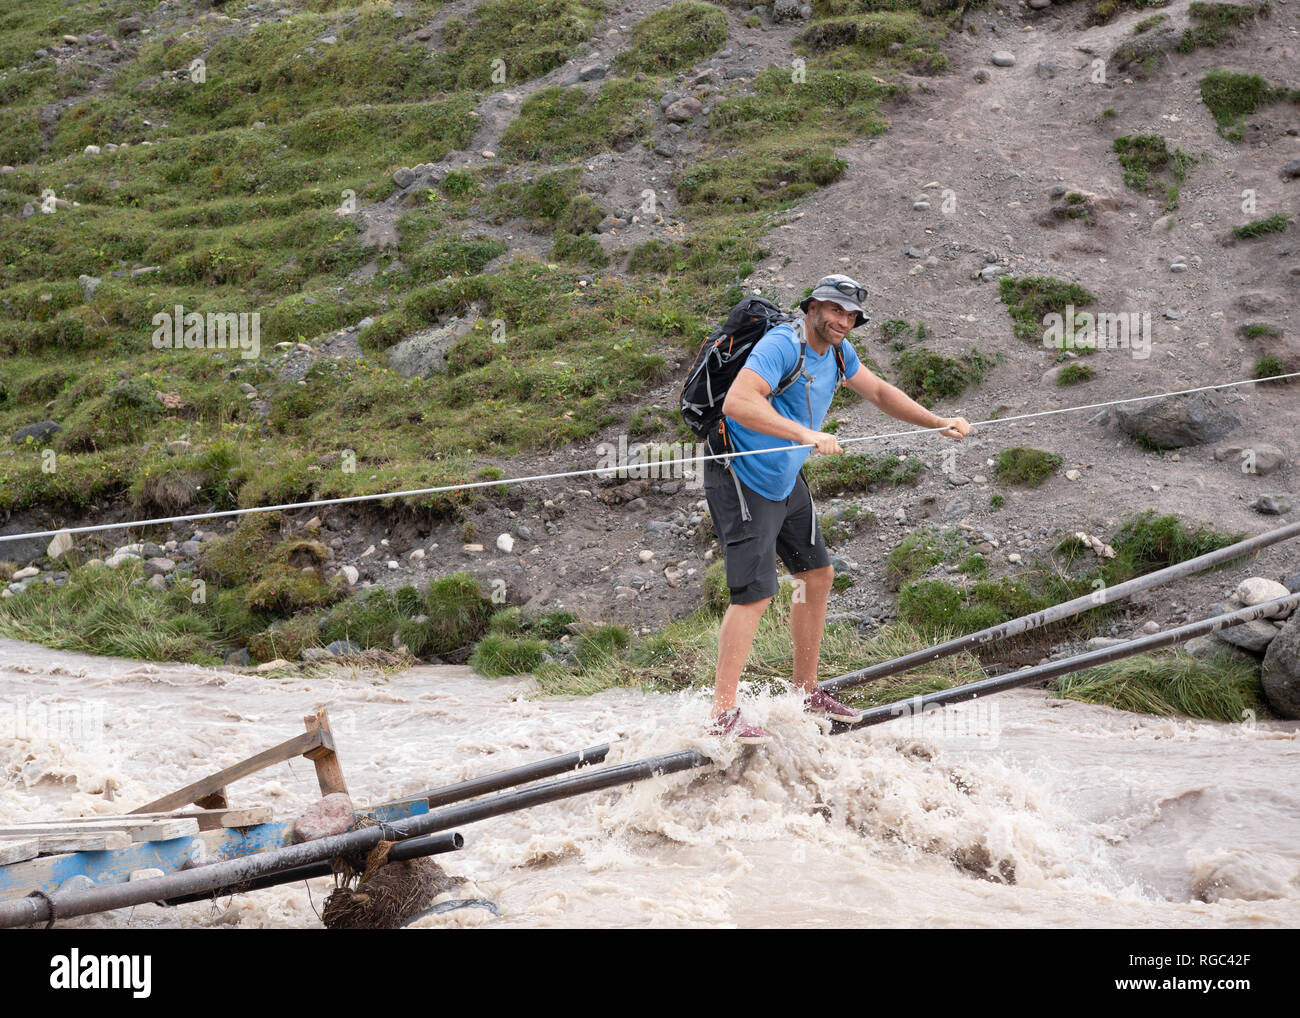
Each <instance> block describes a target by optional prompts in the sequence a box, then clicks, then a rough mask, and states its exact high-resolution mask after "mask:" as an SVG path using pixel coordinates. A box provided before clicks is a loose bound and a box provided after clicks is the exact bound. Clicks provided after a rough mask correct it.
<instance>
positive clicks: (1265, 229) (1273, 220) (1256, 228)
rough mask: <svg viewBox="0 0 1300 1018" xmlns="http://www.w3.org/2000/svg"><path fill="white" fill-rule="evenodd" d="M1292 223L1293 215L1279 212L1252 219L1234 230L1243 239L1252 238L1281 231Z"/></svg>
mask: <svg viewBox="0 0 1300 1018" xmlns="http://www.w3.org/2000/svg"><path fill="white" fill-rule="evenodd" d="M1290 225H1291V217H1290V216H1289V215H1287V214H1286V213H1284V212H1279V213H1278V214H1277V215H1274V216H1268V217H1266V218H1264V219H1252V220H1251V221H1250V222H1249V223H1243V224H1242V225H1241V226H1234V227H1233V228H1232V232H1233V234H1234V235H1235V236H1237V237H1238V238H1240V239H1241V240H1251V239H1253V238H1255V237H1263V236H1266V235H1268V234H1270V233H1281V232H1282V231H1283V230H1285V229H1286V228H1287V227H1288V226H1290Z"/></svg>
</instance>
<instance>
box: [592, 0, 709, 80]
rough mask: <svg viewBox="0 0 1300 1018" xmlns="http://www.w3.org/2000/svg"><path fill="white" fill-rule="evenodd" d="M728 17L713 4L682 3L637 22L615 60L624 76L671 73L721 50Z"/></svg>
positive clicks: (690, 1) (682, 0)
mask: <svg viewBox="0 0 1300 1018" xmlns="http://www.w3.org/2000/svg"><path fill="white" fill-rule="evenodd" d="M726 41H727V16H726V15H725V14H724V13H723V12H722V11H720V10H718V8H716V7H714V6H713V5H712V4H706V3H698V2H696V0H679V2H678V3H674V4H669V5H668V6H667V7H663V8H661V9H659V10H657V11H654V12H653V13H652V14H649V15H647V16H646V17H644V18H642V19H641V20H640V21H638V22H637V24H636V26H635V27H634V28H633V29H632V32H631V34H630V36H629V38H628V46H627V48H626V49H625V50H623V51H622V52H621V53H619V54H618V56H616V57H615V58H614V67H615V69H616V70H618V71H619V72H620V73H622V74H632V73H635V72H636V71H644V72H646V73H647V74H670V73H672V72H674V71H680V70H684V69H685V68H687V67H690V66H691V65H692V64H694V63H695V62H696V61H698V60H700V59H702V58H703V57H706V56H708V55H709V54H710V53H713V52H714V51H715V50H718V49H721V48H722V45H723V43H725V42H726Z"/></svg>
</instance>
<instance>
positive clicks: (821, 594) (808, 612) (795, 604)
mask: <svg viewBox="0 0 1300 1018" xmlns="http://www.w3.org/2000/svg"><path fill="white" fill-rule="evenodd" d="M794 579H795V580H796V581H802V586H803V591H802V593H801V592H800V589H799V587H798V586H796V587H795V591H794V595H795V597H794V599H793V600H792V601H791V603H790V636H791V638H792V640H793V642H794V684H795V686H796V687H798V688H800V689H803V690H804V692H807V693H811V692H812V691H813V690H814V689H816V688H817V660H818V657H819V656H820V654H821V649H822V630H823V629H825V628H826V600H827V598H829V597H830V592H831V583H832V582H833V581H834V579H835V567H834V566H822V567H821V568H820V569H809V570H807V571H806V572H802V573H795V576H794Z"/></svg>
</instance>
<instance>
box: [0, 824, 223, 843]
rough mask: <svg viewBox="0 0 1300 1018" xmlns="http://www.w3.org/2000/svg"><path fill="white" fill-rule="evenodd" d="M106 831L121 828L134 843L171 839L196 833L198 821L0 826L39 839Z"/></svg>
mask: <svg viewBox="0 0 1300 1018" xmlns="http://www.w3.org/2000/svg"><path fill="white" fill-rule="evenodd" d="M109 831H121V832H123V833H125V834H127V835H129V837H130V840H131V841H133V842H141V841H170V840H171V839H172V838H183V837H186V836H188V835H192V834H198V833H199V822H198V821H197V820H194V819H188V820H186V819H170V820H162V819H160V820H139V821H132V820H129V819H126V818H122V819H120V820H118V821H116V822H112V823H98V822H92V823H87V824H83V823H81V822H80V821H76V820H70V821H67V822H65V823H62V824H7V825H5V826H4V827H0V836H4V835H7V834H21V835H24V836H27V837H30V836H33V835H35V836H38V837H39V838H40V840H41V841H42V842H45V841H48V840H49V839H50V838H53V837H56V836H59V835H74V834H99V833H107V832H109ZM105 847H107V846H105Z"/></svg>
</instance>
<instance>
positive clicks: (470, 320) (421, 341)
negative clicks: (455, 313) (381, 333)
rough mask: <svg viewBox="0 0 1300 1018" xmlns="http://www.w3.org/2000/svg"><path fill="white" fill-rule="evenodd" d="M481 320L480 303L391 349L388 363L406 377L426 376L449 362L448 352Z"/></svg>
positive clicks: (438, 370) (439, 369) (444, 366)
mask: <svg viewBox="0 0 1300 1018" xmlns="http://www.w3.org/2000/svg"><path fill="white" fill-rule="evenodd" d="M478 321H479V309H478V306H477V305H474V306H472V307H470V309H469V310H468V311H466V312H465V315H464V317H462V318H452V319H451V320H450V321H448V322H447V323H446V324H445V325H439V326H437V327H435V328H432V329H424V330H422V331H420V332H417V333H416V334H415V335H413V336H410V337H408V338H407V339H404V340H402V341H401V342H400V343H397V344H396V345H394V346H392V347H390V348H389V350H388V366H389V367H390V368H392V369H393V370H394V371H396V372H397V373H398V374H399V375H401V376H403V377H404V378H416V377H419V378H426V377H428V376H429V375H434V374H437V373H438V372H440V371H442V370H443V369H444V368H446V366H447V352H448V351H449V350H450V349H451V348H452V347H453V346H455V345H456V342H457V341H458V340H459V339H460V338H461V337H462V336H464V335H465V334H466V333H468V332H470V331H471V330H472V329H473V328H474V326H475V325H476V324H478Z"/></svg>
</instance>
